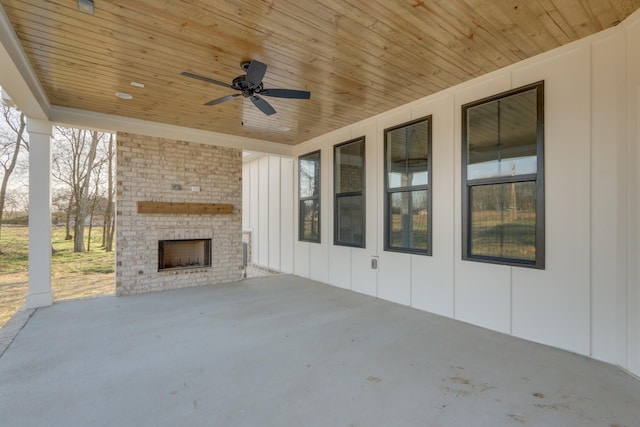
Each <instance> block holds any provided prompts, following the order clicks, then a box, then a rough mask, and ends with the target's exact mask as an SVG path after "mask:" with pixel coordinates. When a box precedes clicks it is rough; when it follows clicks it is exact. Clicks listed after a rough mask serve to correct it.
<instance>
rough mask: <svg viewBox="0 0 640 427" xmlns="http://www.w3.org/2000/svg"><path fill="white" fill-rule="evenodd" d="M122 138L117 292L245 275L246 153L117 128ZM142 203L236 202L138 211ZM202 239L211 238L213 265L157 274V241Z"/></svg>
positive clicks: (197, 282)
mask: <svg viewBox="0 0 640 427" xmlns="http://www.w3.org/2000/svg"><path fill="white" fill-rule="evenodd" d="M117 141H118V149H117V159H118V169H117V191H118V196H117V213H116V221H117V227H116V295H128V294H136V293H141V292H149V291H156V290H164V289H175V288H183V287H189V286H201V285H208V284H215V283H224V282H229V281H235V280H239V279H240V278H241V277H242V212H241V209H242V151H241V150H237V149H233V148H223V147H216V146H212V145H205V144H196V143H191V142H184V141H174V140H169V139H163V138H154V137H149V136H143V135H134V134H128V133H118V137H117ZM173 184H178V185H180V187H181V189H179V190H176V189H172V185H173ZM192 187H200V191H199V192H195V191H192ZM138 201H156V202H195V203H231V204H233V206H234V209H233V213H232V214H218V215H193V214H186V215H181V214H138V213H137V208H136V203H137V202H138ZM200 238H211V239H212V260H211V264H212V265H211V267H210V268H191V269H185V270H170V271H163V272H158V240H171V239H200Z"/></svg>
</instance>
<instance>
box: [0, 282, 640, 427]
mask: <svg viewBox="0 0 640 427" xmlns="http://www.w3.org/2000/svg"><path fill="white" fill-rule="evenodd" d="M0 425H2V426H4V427H9V426H65V427H68V426H154V427H157V426H225V427H227V426H345V427H348V426H503V425H504V426H508V425H514V426H521V425H527V426H606V427H621V426H628V427H632V426H638V425H640V381H638V380H637V379H635V378H633V377H631V376H629V375H627V374H626V373H624V372H622V371H620V370H619V369H617V368H616V367H613V366H610V365H607V364H604V363H600V362H597V361H594V360H591V359H588V358H586V357H582V356H577V355H575V354H571V353H568V352H565V351H562V350H558V349H553V348H549V347H546V346H543V345H539V344H534V343H531V342H527V341H523V340H519V339H515V338H512V337H508V336H505V335H502V334H499V333H494V332H490V331H487V330H484V329H481V328H477V327H474V326H470V325H467V324H463V323H461V322H457V321H454V320H450V319H445V318H442V317H439V316H435V315H431V314H428V313H424V312H421V311H418V310H414V309H411V308H407V307H402V306H399V305H396V304H393V303H389V302H385V301H380V300H377V299H375V298H371V297H367V296H363V295H359V294H356V293H352V292H349V291H345V290H341V289H337V288H334V287H331V286H328V285H324V284H321V283H317V282H313V281H310V280H306V279H301V278H298V277H295V276H287V275H285V276H273V277H266V278H258V279H248V280H245V281H242V282H238V283H232V284H227V285H218V286H209V287H201V288H190V289H182V290H177V291H166V292H158V293H152V294H145V295H136V296H129V297H120V298H118V297H103V298H97V299H90V300H78V301H70V302H62V303H57V304H55V305H53V306H52V307H48V308H43V309H38V310H37V311H36V312H35V313H34V314H33V316H32V317H31V318H30V319H29V321H28V323H27V324H26V326H25V327H24V328H23V329H22V330H21V331H20V333H19V334H18V335H17V337H16V338H15V340H14V341H13V343H12V344H11V346H10V347H9V348H8V350H7V351H6V352H5V353H4V355H3V356H2V357H1V358H0Z"/></svg>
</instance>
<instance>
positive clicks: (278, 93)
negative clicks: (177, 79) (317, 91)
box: [180, 59, 311, 116]
mask: <svg viewBox="0 0 640 427" xmlns="http://www.w3.org/2000/svg"><path fill="white" fill-rule="evenodd" d="M240 66H241V67H242V69H243V70H244V71H245V72H246V74H245V75H241V76H238V77H236V78H235V79H233V81H232V82H231V84H228V83H225V82H221V81H219V80H215V79H210V78H209V77H204V76H199V75H198V74H193V73H189V72H187V71H183V72H182V73H180V74H181V75H183V76H185V77H191V78H192V79H197V80H202V81H203V82H208V83H213V84H216V85H218V86H224V87H227V88H229V89H235V90H239V91H240V93H235V94H232V95H227V96H223V97H222V98H218V99H214V100H212V101H209V102H207V103H205V104H204V105H217V104H221V103H223V102H226V101H229V100H230V99H233V98H237V97H239V96H241V95H242V96H243V97H245V98H249V99H250V100H251V102H253V105H255V106H256V107H257V108H258V109H259V110H260V111H262V112H263V113H264V114H266V115H267V116H270V115H272V114H275V112H276V110H274V108H273V107H272V106H271V104H269V103H268V102H267V101H266V100H265V99H264V98H262V97H260V96H259V95H262V96H272V97H274V98H291V99H309V98H310V97H311V93H310V92H307V91H304V90H293V89H265V87H264V85H263V84H262V79H263V77H264V75H265V73H266V72H267V65H266V64H263V63H262V62H260V61H256V60H255V59H254V60H252V61H246V62H243V63H242V64H241V65H240Z"/></svg>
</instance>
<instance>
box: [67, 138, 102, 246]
mask: <svg viewBox="0 0 640 427" xmlns="http://www.w3.org/2000/svg"><path fill="white" fill-rule="evenodd" d="M98 141H99V138H98V132H97V131H92V132H91V147H90V148H89V154H88V156H87V168H86V170H85V175H84V180H83V182H82V186H81V187H80V194H79V195H78V197H77V200H76V208H77V210H76V224H75V228H74V231H75V236H73V239H74V240H73V251H74V252H84V221H85V219H86V218H87V210H88V205H89V184H90V183H91V171H92V169H93V162H94V161H95V158H96V148H97V147H98Z"/></svg>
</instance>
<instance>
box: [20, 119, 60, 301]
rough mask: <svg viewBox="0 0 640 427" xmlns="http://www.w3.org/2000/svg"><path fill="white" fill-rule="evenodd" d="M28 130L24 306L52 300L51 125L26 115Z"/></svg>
mask: <svg viewBox="0 0 640 427" xmlns="http://www.w3.org/2000/svg"><path fill="white" fill-rule="evenodd" d="M27 131H28V132H29V291H28V293H27V298H26V301H25V307H26V308H37V307H46V306H49V305H51V304H53V290H52V289H51V138H52V133H53V126H52V125H51V123H49V122H47V121H43V120H34V119H27Z"/></svg>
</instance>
